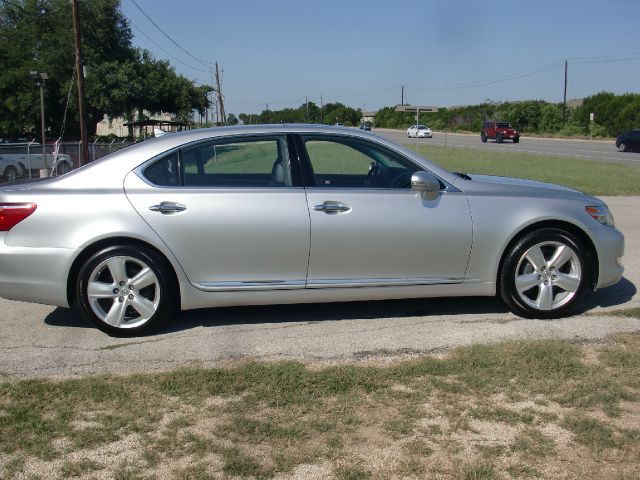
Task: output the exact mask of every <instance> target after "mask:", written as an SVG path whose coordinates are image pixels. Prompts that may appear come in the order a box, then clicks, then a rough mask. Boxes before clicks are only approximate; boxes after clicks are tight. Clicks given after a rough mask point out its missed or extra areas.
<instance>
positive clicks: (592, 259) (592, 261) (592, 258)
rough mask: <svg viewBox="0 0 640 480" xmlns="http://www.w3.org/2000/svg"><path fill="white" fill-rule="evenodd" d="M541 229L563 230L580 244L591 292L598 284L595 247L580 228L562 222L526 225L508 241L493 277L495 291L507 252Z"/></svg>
mask: <svg viewBox="0 0 640 480" xmlns="http://www.w3.org/2000/svg"><path fill="white" fill-rule="evenodd" d="M543 228H556V229H559V230H564V231H566V232H568V233H570V234H572V235H573V236H575V237H576V238H577V239H578V240H579V241H580V242H581V243H582V245H583V246H584V248H585V255H586V257H587V262H588V264H589V272H590V276H591V277H590V278H589V283H588V284H587V285H588V287H589V288H591V289H592V290H593V289H594V288H595V286H596V285H597V283H598V276H599V274H600V272H599V263H598V251H597V250H596V247H595V245H594V243H593V240H591V237H589V235H588V234H587V233H586V232H585V231H584V230H583V229H582V228H580V227H578V226H577V225H574V224H573V223H570V222H565V221H562V220H543V221H540V222H536V223H533V224H531V225H527V226H526V227H524V228H523V229H522V230H520V231H519V232H518V233H516V234H515V235H514V236H513V238H511V241H509V243H508V244H507V246H506V247H505V248H504V250H503V251H502V255H501V256H500V263H499V264H498V270H497V271H496V277H495V278H496V287H497V288H496V289H497V291H500V285H499V282H500V272H501V271H502V266H503V264H504V261H505V258H506V257H507V254H508V253H509V251H511V249H512V248H513V246H514V245H515V244H516V243H517V242H519V241H520V239H522V238H523V237H524V236H525V235H528V234H529V233H531V232H534V231H536V230H541V229H543Z"/></svg>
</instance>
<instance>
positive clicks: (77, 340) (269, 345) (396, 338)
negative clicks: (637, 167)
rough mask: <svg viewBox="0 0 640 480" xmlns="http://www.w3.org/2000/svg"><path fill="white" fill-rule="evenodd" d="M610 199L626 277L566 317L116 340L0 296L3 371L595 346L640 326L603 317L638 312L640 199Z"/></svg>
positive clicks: (396, 316)
mask: <svg viewBox="0 0 640 480" xmlns="http://www.w3.org/2000/svg"><path fill="white" fill-rule="evenodd" d="M605 200H606V201H607V203H608V204H609V206H610V207H611V209H612V211H613V213H614V215H615V217H616V222H617V225H618V228H620V230H621V231H622V232H623V233H625V236H626V253H625V257H624V265H625V268H626V272H625V276H624V278H623V280H622V281H621V282H620V283H619V284H617V285H615V286H612V287H609V288H606V289H603V290H601V291H598V292H597V293H594V294H588V295H587V297H586V298H585V300H584V302H583V310H584V311H583V312H582V313H581V314H579V315H576V316H573V317H570V318H565V319H560V320H544V321H542V320H524V319H521V318H518V317H516V316H514V315H512V314H511V313H509V312H507V311H506V309H505V308H504V306H503V305H502V304H501V303H500V302H499V301H497V300H496V299H493V298H468V299H426V300H398V301H385V302H356V303H341V304H314V305H288V306H270V307H244V308H221V309H203V310H197V311H188V312H182V313H180V314H177V316H176V318H173V319H172V320H171V322H170V324H169V325H167V327H166V328H165V329H164V330H163V331H161V332H160V333H158V334H156V335H152V336H148V337H143V338H133V339H117V338H111V337H109V336H107V335H105V334H103V333H101V332H100V331H98V330H96V329H94V328H93V327H91V326H90V325H89V324H87V323H86V322H84V321H83V320H82V319H80V318H79V317H78V315H77V314H76V313H75V312H74V311H72V310H67V309H62V308H54V307H49V306H44V305H34V304H28V303H21V302H12V301H9V300H4V299H0V312H2V313H1V314H0V316H1V319H2V329H1V330H0V374H2V375H7V376H10V377H17V378H28V377H42V376H46V377H49V376H54V377H68V376H75V375H84V374H96V373H108V372H111V373H122V372H137V371H153V370H163V369H168V368H174V367H178V366H183V365H187V364H192V363H194V364H199V365H206V366H212V365H224V364H228V363H230V362H231V363H233V362H236V361H238V360H239V359H240V360H243V359H262V360H271V359H295V360H300V361H305V362H314V363H316V362H319V363H335V362H339V361H345V360H348V361H351V360H359V359H364V360H367V361H376V362H377V361H384V360H385V359H388V358H398V357H406V356H411V355H415V354H420V353H427V352H442V351H446V350H448V349H451V348H453V347H456V346H459V345H468V344H470V343H476V342H496V341H500V340H507V339H523V338H527V339H531V338H538V339H568V340H586V341H598V340H601V339H603V338H606V337H608V336H610V335H612V334H615V333H618V332H638V331H640V319H633V318H621V317H613V316H607V311H611V310H616V309H621V308H630V307H639V306H640V295H639V294H638V293H637V286H638V285H640V215H638V214H637V212H638V209H640V197H609V198H605Z"/></svg>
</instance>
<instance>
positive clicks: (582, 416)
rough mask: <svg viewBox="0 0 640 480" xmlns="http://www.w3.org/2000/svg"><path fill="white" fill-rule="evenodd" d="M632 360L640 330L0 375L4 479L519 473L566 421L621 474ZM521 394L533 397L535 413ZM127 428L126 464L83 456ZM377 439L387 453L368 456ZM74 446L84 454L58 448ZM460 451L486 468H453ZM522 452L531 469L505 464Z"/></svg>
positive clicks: (556, 449) (631, 455) (632, 433)
mask: <svg viewBox="0 0 640 480" xmlns="http://www.w3.org/2000/svg"><path fill="white" fill-rule="evenodd" d="M587 348H589V349H593V348H595V349H596V350H597V352H596V353H597V357H598V360H599V361H597V362H594V361H586V360H585V358H586V357H585V354H584V351H585V349H587ZM589 358H591V359H592V358H593V356H592V355H590V357H589ZM639 367H640V336H637V335H622V336H620V337H617V338H616V339H614V341H613V343H611V344H609V345H602V346H596V347H594V346H593V345H588V346H577V345H573V344H570V343H567V342H560V341H521V342H506V343H502V344H493V345H473V346H470V347H465V348H459V349H456V350H454V351H452V352H450V353H449V354H448V355H446V356H444V357H438V358H436V357H432V356H424V357H421V358H416V359H412V360H407V361H401V362H395V363H392V364H390V365H387V366H373V365H358V364H343V365H339V366H332V367H329V368H322V369H309V368H307V367H305V366H304V365H302V364H300V363H296V362H276V363H259V362H253V363H243V364H241V365H239V366H237V367H234V368H214V369H208V368H198V367H190V368H183V369H178V370H174V371H168V372H162V373H150V374H136V375H127V376H119V377H115V376H97V377H88V378H77V379H69V380H44V379H41V380H27V381H6V382H4V383H0V433H1V435H0V476H4V477H7V478H11V476H15V475H21V474H22V472H24V471H28V466H29V465H30V464H31V463H35V464H37V463H38V462H45V463H47V462H53V461H54V460H58V462H57V465H58V466H57V467H56V468H57V476H58V477H60V478H69V477H74V476H91V475H92V474H93V472H97V471H98V470H99V471H100V475H101V476H108V477H111V478H141V477H145V476H147V473H148V472H152V471H163V470H166V471H170V472H173V473H175V475H176V476H178V477H180V478H208V477H214V478H218V477H221V476H235V477H239V478H272V477H274V476H277V475H287V474H289V473H291V472H293V471H294V469H296V467H298V466H301V465H322V467H321V468H324V469H325V470H326V472H325V473H327V474H329V473H333V474H334V476H336V477H337V478H369V477H373V478H388V477H393V476H399V477H402V476H417V477H421V476H422V477H426V476H429V475H434V476H441V477H444V478H451V477H453V478H504V477H506V476H517V477H518V478H526V477H527V475H529V474H533V472H543V473H544V472H545V471H546V470H545V469H546V468H547V466H548V465H550V466H553V465H556V466H558V465H565V464H566V462H567V461H571V458H572V457H571V456H572V455H573V452H572V451H566V452H565V451H564V450H563V449H564V448H565V447H564V446H563V443H562V442H556V440H555V439H554V438H551V437H549V436H548V435H549V434H548V433H545V434H543V433H542V432H543V431H544V432H549V431H554V429H550V430H542V426H543V425H547V424H551V425H555V426H556V427H558V428H557V429H556V430H560V428H563V429H564V430H568V431H569V432H571V433H572V434H573V436H574V438H575V442H576V443H578V444H581V445H583V446H585V447H587V448H586V449H585V450H588V451H591V452H592V455H593V457H592V458H591V459H589V457H588V456H587V457H581V458H582V461H584V462H588V461H590V460H591V461H593V462H594V465H595V464H597V463H598V462H599V461H601V458H602V452H615V451H624V455H625V456H624V458H628V461H627V460H619V465H618V466H619V468H620V472H624V471H627V470H628V468H631V466H632V465H635V464H637V462H640V432H638V431H637V430H635V429H633V428H624V427H622V425H625V424H626V423H625V418H626V417H625V415H627V414H628V412H633V411H635V410H634V408H635V409H636V410H637V405H636V404H637V402H638V401H639V399H638V395H637V392H638V391H640V385H638V382H639V381H638V375H637V372H638V369H639ZM524 400H535V401H534V404H533V405H535V406H534V408H532V404H531V403H530V402H525V403H524V404H523V403H522V402H523V401H524ZM630 405H631V407H634V408H631V407H630ZM630 408H631V409H630ZM554 409H555V410H554ZM631 414H633V413H631ZM607 415H608V416H609V417H607ZM602 418H604V419H607V421H603V420H602ZM474 420H482V422H483V424H490V423H494V424H495V425H496V428H507V427H506V426H508V428H510V429H512V430H513V431H515V432H517V433H516V436H515V439H513V440H509V441H508V442H509V443H507V441H506V440H505V441H504V442H500V441H496V440H495V439H491V438H488V439H487V441H484V440H483V439H484V437H483V435H485V434H486V433H485V431H484V428H482V429H474ZM131 439H134V440H133V442H132V443H127V445H134V447H133V451H132V452H131V458H132V460H131V461H130V462H125V463H122V464H119V465H110V464H104V462H103V461H101V460H100V458H103V457H96V458H92V457H91V452H93V451H99V450H103V449H104V448H105V447H109V446H111V445H118V442H122V441H124V440H127V442H131ZM117 448H122V447H117ZM128 448H129V447H128ZM389 449H391V450H392V451H394V452H397V456H398V458H397V460H394V461H389V462H373V464H374V465H376V466H375V468H372V467H371V465H370V464H368V463H367V460H368V459H369V458H377V456H378V455H385V453H384V452H388V451H389ZM569 450H570V449H569ZM77 451H82V452H83V454H82V458H83V460H77V458H74V459H70V457H69V453H70V452H77ZM365 452H366V454H365ZM469 453H471V455H472V456H471V457H470V456H469ZM607 455H608V453H607ZM469 458H483V459H489V460H490V461H491V462H492V463H489V464H486V463H479V464H475V463H472V464H465V462H467V461H469ZM621 458H622V457H621ZM506 459H509V460H511V459H513V460H514V461H513V462H511V461H509V462H507V461H505V460H506ZM523 459H526V464H527V465H528V466H530V467H531V469H532V470H531V472H529V471H525V470H523V469H522V468H520V467H517V465H521V463H518V462H520V461H522V460H523ZM60 460H61V461H60ZM634 462H635V463H634ZM465 465H466V466H465ZM513 465H516V466H513ZM463 467H464V468H463ZM318 468H320V467H318ZM551 471H553V469H552V470H551ZM594 471H596V470H594ZM545 475H547V474H545Z"/></svg>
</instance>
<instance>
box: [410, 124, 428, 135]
mask: <svg viewBox="0 0 640 480" xmlns="http://www.w3.org/2000/svg"><path fill="white" fill-rule="evenodd" d="M407 137H408V138H432V137H433V132H432V131H431V129H430V128H429V127H427V126H426V125H411V126H410V127H409V128H407Z"/></svg>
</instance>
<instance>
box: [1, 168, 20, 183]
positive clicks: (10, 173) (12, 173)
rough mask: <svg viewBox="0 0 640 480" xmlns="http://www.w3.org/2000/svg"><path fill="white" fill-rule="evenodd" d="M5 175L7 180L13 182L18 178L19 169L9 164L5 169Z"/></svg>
mask: <svg viewBox="0 0 640 480" xmlns="http://www.w3.org/2000/svg"><path fill="white" fill-rule="evenodd" d="M3 177H4V179H5V180H6V181H7V182H13V181H15V180H17V178H18V170H16V167H12V166H11V165H9V166H8V167H7V168H5V169H4V174H3Z"/></svg>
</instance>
